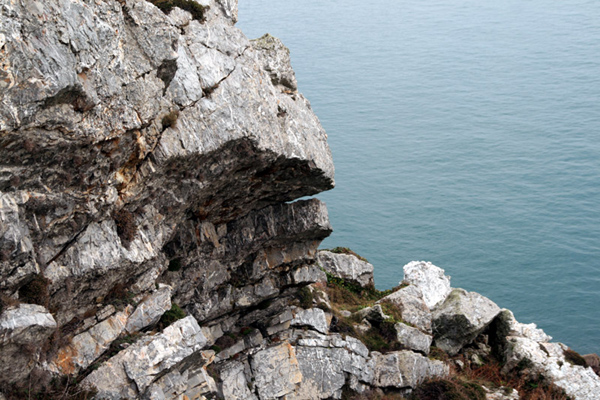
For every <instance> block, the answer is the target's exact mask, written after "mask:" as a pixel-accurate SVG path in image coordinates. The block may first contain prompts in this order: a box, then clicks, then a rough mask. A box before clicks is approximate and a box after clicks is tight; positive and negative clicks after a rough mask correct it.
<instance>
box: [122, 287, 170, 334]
mask: <svg viewBox="0 0 600 400" xmlns="http://www.w3.org/2000/svg"><path fill="white" fill-rule="evenodd" d="M171 291H172V288H171V286H169V285H163V284H160V285H159V287H158V290H156V291H155V292H154V293H152V294H150V295H149V296H148V297H146V298H145V299H143V300H142V301H141V302H140V303H139V304H138V306H137V307H136V309H135V311H134V312H133V314H131V316H130V317H129V319H128V320H127V325H126V327H125V330H126V331H127V332H129V333H134V332H138V331H139V330H141V329H143V328H145V327H147V326H149V325H152V324H155V323H157V322H158V320H159V319H160V317H161V316H162V315H163V314H164V313H165V311H168V310H170V309H171Z"/></svg>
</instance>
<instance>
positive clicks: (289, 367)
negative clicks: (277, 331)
mask: <svg viewBox="0 0 600 400" xmlns="http://www.w3.org/2000/svg"><path fill="white" fill-rule="evenodd" d="M250 366H251V368H252V374H253V376H254V379H255V380H254V384H255V385H256V387H257V389H258V394H259V396H260V398H261V399H275V398H278V397H281V396H285V395H287V394H288V393H291V392H293V391H294V390H295V389H296V386H297V384H299V383H300V382H301V381H302V373H301V372H300V367H299V366H298V359H297V358H296V352H295V351H294V348H293V347H292V345H291V344H289V343H287V342H284V343H281V344H279V345H276V346H273V347H270V348H268V349H265V350H261V351H259V352H257V353H256V354H254V356H253V357H252V359H251V362H250Z"/></svg>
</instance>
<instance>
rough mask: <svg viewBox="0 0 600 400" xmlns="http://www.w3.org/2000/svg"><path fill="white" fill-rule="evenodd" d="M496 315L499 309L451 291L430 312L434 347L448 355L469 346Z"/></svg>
mask: <svg viewBox="0 0 600 400" xmlns="http://www.w3.org/2000/svg"><path fill="white" fill-rule="evenodd" d="M498 313H500V307H498V306H497V305H496V303H494V302H493V301H491V300H490V299H488V298H486V297H484V296H482V295H480V294H479V293H475V292H467V291H466V290H464V289H454V290H453V291H452V292H451V293H450V294H449V295H448V297H447V298H446V300H445V301H444V302H443V303H442V304H441V305H439V306H438V308H437V309H436V310H435V311H434V312H433V334H434V339H435V345H436V346H437V347H439V348H440V349H442V350H444V351H446V352H447V353H448V354H450V355H455V354H457V353H458V352H459V351H460V349H461V348H462V347H463V346H465V345H467V344H469V343H471V342H472V341H473V339H475V337H477V335H479V334H480V333H481V332H482V331H483V330H484V329H485V328H486V327H487V326H488V325H489V324H490V323H491V322H492V320H493V319H494V318H495V317H496V316H497V315H498Z"/></svg>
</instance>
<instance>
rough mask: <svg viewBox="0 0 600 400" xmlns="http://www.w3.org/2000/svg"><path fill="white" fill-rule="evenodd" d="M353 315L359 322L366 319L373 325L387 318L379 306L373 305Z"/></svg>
mask: <svg viewBox="0 0 600 400" xmlns="http://www.w3.org/2000/svg"><path fill="white" fill-rule="evenodd" d="M355 314H356V315H357V316H358V319H359V320H361V319H366V320H367V321H369V322H373V323H380V322H383V321H385V320H386V319H388V318H389V315H386V314H385V313H384V312H383V309H382V308H381V305H380V304H375V305H374V306H373V307H365V308H363V309H361V310H358V311H357V312H356V313H355Z"/></svg>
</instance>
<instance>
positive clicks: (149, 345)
mask: <svg viewBox="0 0 600 400" xmlns="http://www.w3.org/2000/svg"><path fill="white" fill-rule="evenodd" d="M236 20H237V2H236V1H235V0H185V1H183V0H173V1H172V2H171V1H157V0H96V1H83V0H61V1H58V0H49V1H44V2H41V1H30V2H16V1H8V2H3V3H2V5H1V6H0V387H1V388H2V389H1V390H2V391H3V392H4V393H0V398H4V397H7V398H8V399H9V400H12V399H15V398H22V393H25V392H24V390H26V391H27V393H29V394H30V395H31V397H35V395H36V391H39V392H40V396H38V397H44V398H59V397H61V396H62V397H68V396H67V394H68V393H69V391H70V390H72V388H73V387H74V385H73V382H79V383H80V386H79V387H78V388H77V389H76V390H77V393H81V392H80V391H81V390H84V389H90V390H93V391H96V392H97V394H96V398H98V399H121V398H128V399H137V398H140V399H152V400H167V399H183V398H188V399H205V398H224V399H255V400H265V399H275V398H281V397H285V398H286V399H298V400H299V399H326V398H327V399H328V398H334V399H339V398H342V397H347V396H351V395H352V394H354V393H362V394H364V395H365V396H367V395H368V394H369V393H377V394H378V395H385V394H386V393H401V394H408V393H409V392H411V391H413V390H416V389H417V388H418V386H419V385H420V384H421V383H422V382H424V381H425V380H427V381H435V380H436V379H438V380H439V379H443V378H447V377H448V374H449V372H450V363H451V362H452V363H454V364H455V365H457V366H459V365H460V364H459V362H462V363H463V366H464V364H465V362H467V363H471V366H473V365H475V363H474V362H471V361H469V360H472V359H475V358H477V359H478V360H479V359H481V358H485V357H487V356H488V355H489V354H490V353H491V351H492V350H491V349H494V350H495V351H498V352H499V353H500V354H502V355H503V357H504V358H505V362H506V363H505V369H506V372H507V373H509V372H510V371H511V370H514V369H515V368H517V366H518V365H521V364H522V363H523V362H524V361H523V360H528V362H530V363H531V364H532V367H531V369H532V371H535V372H536V373H538V374H543V375H546V376H549V377H551V378H552V379H554V380H555V381H556V383H557V385H559V386H561V387H563V388H565V390H566V391H567V392H568V393H569V394H572V395H573V396H574V397H575V398H577V399H580V398H581V399H588V398H590V397H589V396H590V393H592V391H591V390H592V389H593V390H596V388H597V380H598V378H597V376H596V375H593V374H591V373H590V371H591V369H586V368H584V367H583V366H571V365H570V364H569V363H568V361H569V360H570V358H569V357H568V356H567V354H568V350H567V349H566V347H564V346H562V345H558V344H552V343H548V341H549V340H550V338H549V337H548V336H547V335H545V334H544V333H543V332H542V331H541V330H538V329H537V328H536V327H535V326H534V325H531V324H530V325H525V324H520V323H518V322H517V321H516V320H515V319H514V316H512V314H511V313H510V312H509V311H504V312H501V313H500V314H499V315H498V316H497V314H498V313H499V312H500V309H499V308H497V306H495V304H493V303H492V302H491V301H490V300H488V299H485V298H484V297H483V296H480V295H478V294H476V293H467V292H465V291H462V290H460V289H456V290H454V291H452V290H451V288H450V278H449V277H447V276H445V275H444V271H443V270H442V269H440V268H438V267H436V266H434V265H433V264H431V263H426V262H412V263H409V264H407V265H406V266H405V267H404V272H405V276H404V281H403V282H404V283H403V285H401V287H400V289H398V290H395V291H394V292H393V293H390V291H387V292H385V293H382V292H379V291H378V290H376V289H375V287H374V281H373V266H372V265H371V264H369V263H367V262H366V261H364V259H361V258H360V257H358V256H356V255H355V254H354V253H352V252H351V251H349V250H347V249H343V248H341V250H340V249H337V250H339V251H341V252H342V253H347V254H337V253H334V252H328V251H320V252H318V251H317V249H318V246H319V244H320V242H321V241H322V240H323V239H324V238H325V237H327V236H328V235H329V234H330V233H331V229H332V228H331V226H330V224H329V220H328V216H327V209H326V207H325V205H324V204H323V203H321V202H320V201H319V200H317V199H310V200H298V201H296V200H297V199H299V198H301V197H304V196H309V195H313V194H316V193H318V192H320V191H323V190H328V189H330V188H332V187H333V184H334V179H333V175H334V170H333V163H332V160H331V154H330V151H329V148H328V145H327V136H326V134H325V132H324V130H323V128H322V127H321V125H320V123H319V121H318V119H317V117H316V116H315V115H314V113H313V112H312V110H311V107H310V104H309V102H308V101H307V100H306V99H305V98H304V97H303V96H302V95H301V94H300V93H299V92H298V85H297V82H296V78H295V75H294V72H293V70H292V68H291V65H290V55H289V51H288V50H287V49H286V48H285V46H284V45H283V44H282V43H281V41H280V40H278V39H277V38H274V37H272V36H270V35H265V36H263V37H261V38H259V39H256V40H249V39H248V38H246V37H245V36H244V34H243V33H242V32H241V31H240V30H239V29H237V28H236V27H235V22H236ZM337 250H336V251H337ZM336 285H337V286H336ZM307 286H308V288H307ZM384 295H387V296H384ZM344 299H349V301H350V302H351V303H352V304H351V307H346V306H347V305H344V304H340V301H342V302H343V300H344ZM361 302H364V303H361ZM359 303H360V304H359ZM342 306H343V307H342ZM357 321H360V322H357ZM432 321H433V323H432ZM354 336H356V337H354ZM432 336H433V340H434V343H435V344H436V345H437V346H438V347H439V348H442V349H446V350H447V351H448V353H450V354H458V356H457V357H456V358H455V359H454V360H452V359H451V358H448V355H447V354H446V355H444V356H445V357H441V358H443V359H448V360H449V361H440V360H435V359H433V358H434V357H436V356H440V352H442V353H443V351H442V350H440V349H439V348H435V349H434V348H431V346H430V345H431V343H432ZM488 339H489V345H488V341H487V340H488ZM536 346H537V347H536ZM540 349H544V350H540ZM540 351H541V352H540ZM427 354H430V355H431V357H432V358H431V359H430V358H429V357H426V356H425V355H427ZM467 356H468V357H467ZM482 362H483V361H482ZM65 375H66V376H67V378H65V379H61V376H65ZM52 378H57V379H52ZM51 382H54V383H51ZM56 382H66V384H65V387H61V388H60V390H59V391H58V392H54V393H56V396H54V397H53V394H49V393H47V392H44V390H49V389H48V386H49V385H50V386H52V385H55V384H56ZM54 389H55V388H54ZM54 389H53V390H54ZM374 391H375V392H374ZM493 395H494V394H493V393H490V396H493ZM19 396H21V397H19ZM488 397H489V396H488ZM490 398H491V397H490Z"/></svg>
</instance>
